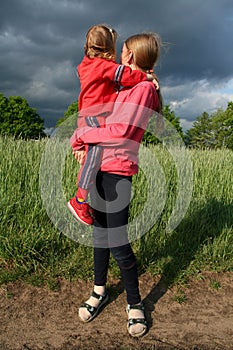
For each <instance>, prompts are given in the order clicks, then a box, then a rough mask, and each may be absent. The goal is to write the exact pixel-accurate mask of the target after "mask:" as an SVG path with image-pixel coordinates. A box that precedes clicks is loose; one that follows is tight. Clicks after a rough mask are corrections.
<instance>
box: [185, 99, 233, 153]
mask: <svg viewBox="0 0 233 350" xmlns="http://www.w3.org/2000/svg"><path fill="white" fill-rule="evenodd" d="M232 130H233V102H229V103H228V106H227V109H226V110H225V111H224V110H222V109H219V110H217V111H216V112H215V113H213V114H212V115H209V114H208V113H207V112H203V113H202V115H201V116H199V117H197V119H196V121H195V122H194V123H193V127H192V128H191V129H189V130H188V131H187V133H186V136H185V141H186V144H187V145H188V146H190V147H195V148H210V149H215V148H222V147H226V148H229V149H233V133H232Z"/></svg>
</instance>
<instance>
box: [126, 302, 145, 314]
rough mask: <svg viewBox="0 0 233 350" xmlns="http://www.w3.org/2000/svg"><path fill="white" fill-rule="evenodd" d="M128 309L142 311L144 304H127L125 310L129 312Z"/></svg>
mask: <svg viewBox="0 0 233 350" xmlns="http://www.w3.org/2000/svg"><path fill="white" fill-rule="evenodd" d="M130 310H141V311H144V306H143V304H142V303H141V304H138V305H130V304H128V305H127V312H129V311H130Z"/></svg>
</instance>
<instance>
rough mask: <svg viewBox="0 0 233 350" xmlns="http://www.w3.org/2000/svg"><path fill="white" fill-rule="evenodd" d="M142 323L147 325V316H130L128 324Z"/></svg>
mask: <svg viewBox="0 0 233 350" xmlns="http://www.w3.org/2000/svg"><path fill="white" fill-rule="evenodd" d="M137 323H141V324H143V325H144V326H147V322H146V319H145V318H130V319H129V320H128V326H129V327H130V326H133V325H134V324H137Z"/></svg>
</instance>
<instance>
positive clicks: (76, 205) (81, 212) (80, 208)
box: [67, 197, 94, 225]
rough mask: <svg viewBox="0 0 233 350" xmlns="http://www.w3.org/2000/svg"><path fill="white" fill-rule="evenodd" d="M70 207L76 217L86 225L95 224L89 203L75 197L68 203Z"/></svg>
mask: <svg viewBox="0 0 233 350" xmlns="http://www.w3.org/2000/svg"><path fill="white" fill-rule="evenodd" d="M67 206H68V208H69V209H70V211H71V213H72V214H73V215H74V217H75V219H76V220H78V221H80V222H82V223H83V224H85V225H93V221H94V220H93V217H92V216H91V208H90V206H89V204H88V203H86V202H84V203H80V202H78V200H77V197H73V198H71V199H70V200H69V202H68V203H67Z"/></svg>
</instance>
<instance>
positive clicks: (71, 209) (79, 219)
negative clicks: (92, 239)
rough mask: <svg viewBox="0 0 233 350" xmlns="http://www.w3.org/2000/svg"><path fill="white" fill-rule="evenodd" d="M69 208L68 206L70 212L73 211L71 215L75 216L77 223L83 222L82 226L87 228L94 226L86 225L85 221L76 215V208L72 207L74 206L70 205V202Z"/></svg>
mask: <svg viewBox="0 0 233 350" xmlns="http://www.w3.org/2000/svg"><path fill="white" fill-rule="evenodd" d="M67 206H68V208H69V210H70V211H71V213H72V214H73V216H74V218H75V219H76V220H77V221H79V222H81V223H82V224H84V225H87V226H91V225H93V224H88V223H86V222H85V221H83V220H82V219H81V218H80V217H79V216H78V215H77V214H76V211H75V210H74V208H73V207H72V205H71V204H70V202H68V203H67Z"/></svg>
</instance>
